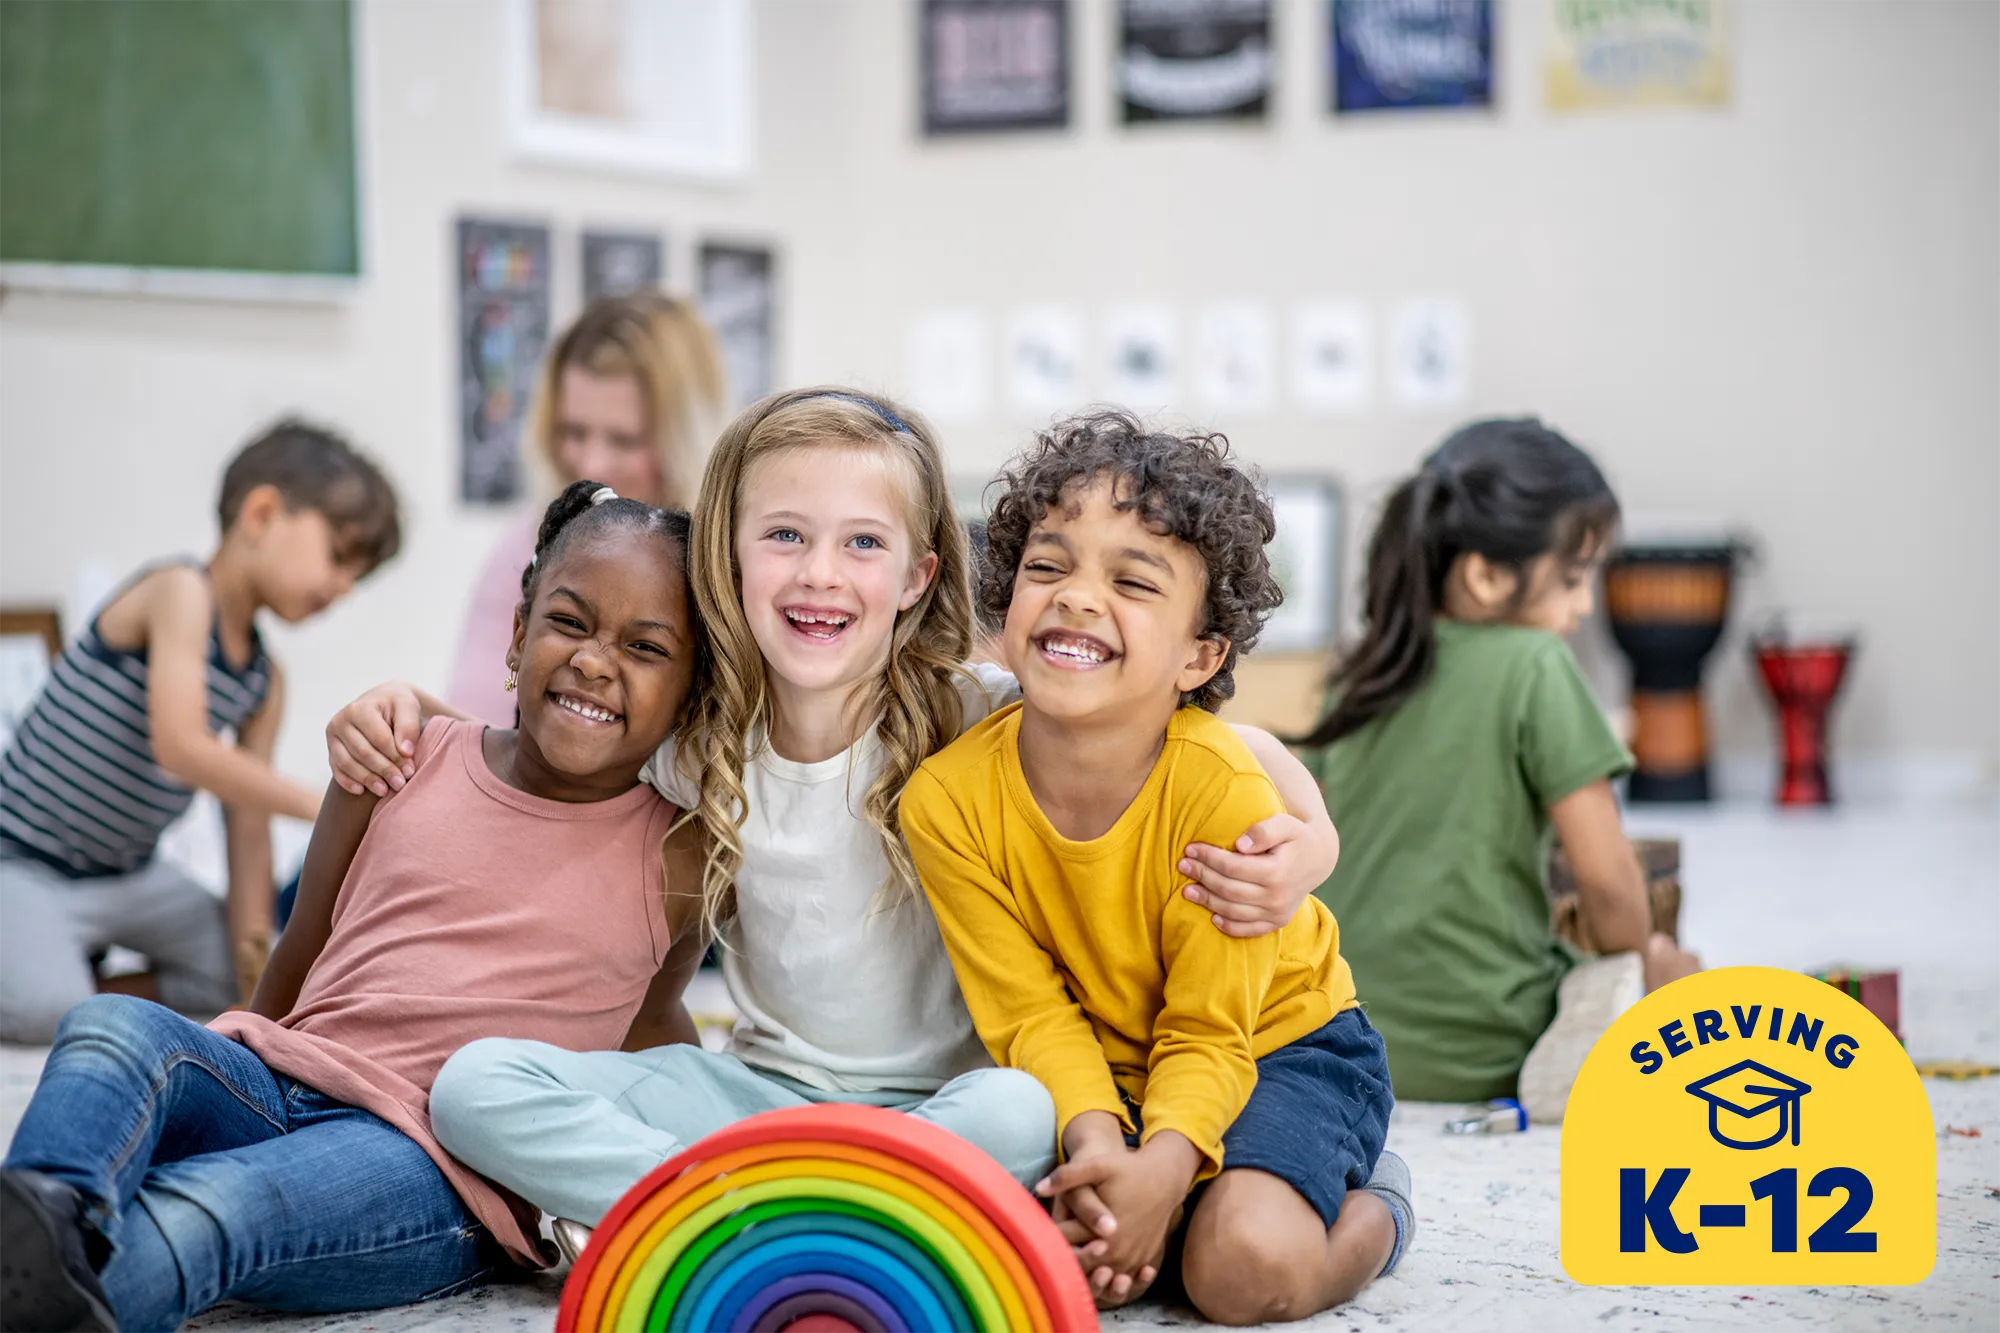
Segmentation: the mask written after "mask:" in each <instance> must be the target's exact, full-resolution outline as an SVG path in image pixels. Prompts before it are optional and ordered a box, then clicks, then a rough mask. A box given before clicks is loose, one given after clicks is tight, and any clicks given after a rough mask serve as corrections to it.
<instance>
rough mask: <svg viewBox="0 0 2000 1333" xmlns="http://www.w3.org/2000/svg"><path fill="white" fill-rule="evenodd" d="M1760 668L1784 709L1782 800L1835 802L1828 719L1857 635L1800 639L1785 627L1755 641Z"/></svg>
mask: <svg viewBox="0 0 2000 1333" xmlns="http://www.w3.org/2000/svg"><path fill="white" fill-rule="evenodd" d="M1750 655H1751V657H1752V659H1754V660H1755V661H1756V663H1757V674H1758V675H1760V676H1762V677H1763V678H1764V687H1765V688H1766V689H1767V690H1769V691H1770V692H1771V701H1772V702H1773V703H1774V704H1775V705H1777V709H1778V743H1779V749H1780V753H1781V761H1780V769H1779V774H1778V804H1779V805H1831V804H1832V803H1833V790H1832V788H1831V787H1829V786H1828V785H1827V780H1826V719H1827V714H1828V713H1829V712H1831V711H1832V709H1833V700H1834V696H1835V695H1837V694H1839V693H1840V682H1841V681H1842V680H1843V679H1845V677H1846V675H1847V663H1848V661H1849V659H1850V658H1852V657H1853V655H1854V638H1853V636H1852V635H1832V636H1828V637H1826V638H1815V639H1796V638H1791V637H1788V636H1787V635H1785V634H1784V633H1783V632H1782V631H1777V632H1773V633H1768V634H1760V635H1759V636H1758V637H1756V638H1755V639H1753V640H1751V643H1750Z"/></svg>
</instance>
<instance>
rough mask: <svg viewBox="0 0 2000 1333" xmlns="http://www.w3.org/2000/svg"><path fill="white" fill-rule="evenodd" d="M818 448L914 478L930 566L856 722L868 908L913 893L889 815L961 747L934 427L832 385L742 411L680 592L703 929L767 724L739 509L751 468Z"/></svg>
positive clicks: (960, 613)
mask: <svg viewBox="0 0 2000 1333" xmlns="http://www.w3.org/2000/svg"><path fill="white" fill-rule="evenodd" d="M816 445H820V446H824V445H833V446H836V447H843V448H848V449H853V448H873V449H881V450H883V451H885V452H887V453H889V454H891V455H892V456H896V457H901V458H903V459H906V460H908V462H909V463H910V470H911V473H912V474H913V475H914V477H915V479H916V484H915V486H914V487H913V488H912V490H913V493H912V494H911V495H910V496H909V497H908V507H909V524H910V536H911V538H912V539H913V540H914V542H915V543H916V546H917V550H916V552H915V555H916V557H917V558H922V556H923V555H924V554H926V553H935V554H936V556H937V558H938V563H937V572H936V574H935V575H934V576H933V577H932V579H931V581H930V586H929V587H927V588H926V589H924V593H923V596H921V597H919V598H918V599H917V601H916V603H915V604H914V605H912V606H911V607H910V608H909V610H907V611H904V612H901V613H900V614H899V615H898V616H897V617H896V626H895V629H894V631H893V632H892V633H891V635H890V639H889V663H888V666H887V668H886V669H885V670H884V671H883V672H882V675H881V678H880V679H879V680H878V681H876V682H875V684H874V686H873V688H872V689H871V690H870V692H869V694H868V695H867V697H866V698H865V699H864V700H863V707H862V710H861V712H860V713H859V715H858V716H859V717H860V718H861V719H863V721H864V723H865V721H866V720H867V719H871V718H873V719H876V722H875V726H876V735H877V737H878V739H879V740H880V743H881V746H882V756H883V763H882V773H881V776H879V777H877V778H876V779H875V781H874V783H873V784H872V785H870V786H869V788H868V792H867V795H866V796H865V798H864V799H863V803H862V815H863V817H864V818H865V819H866V820H867V821H868V823H869V824H870V825H872V826H873V827H874V829H875V831H876V833H877V834H879V835H880V836H881V839H882V854H883V856H884V857H885V858H886V859H887V860H888V862H889V879H888V881H887V882H886V883H885V884H884V885H883V886H882V890H881V892H880V893H878V894H877V896H876V906H877V908H881V907H887V906H893V905H895V904H897V903H900V902H902V901H905V900H906V899H908V898H910V897H913V896H914V895H915V893H916V891H917V887H918V885H917V872H916V867H915V866H914V865H913V864H912V863H911V861H910V853H909V850H908V849H907V848H906V847H904V845H903V835H902V825H901V823H900V821H899V820H898V818H897V815H896V803H897V801H898V800H899V799H900V798H901V796H902V794H903V786H904V784H905V783H907V782H908V781H909V780H910V776H911V774H913V773H915V772H916V771H917V765H919V764H921V763H923V761H924V760H926V759H928V758H930V756H931V755H933V754H935V753H936V752H937V751H938V750H940V749H942V748H943V747H944V746H946V745H948V744H950V743H951V742H952V741H954V740H956V739H957V738H958V733H959V727H960V724H961V722H962V720H963V719H962V708H961V705H960V702H959V694H958V689H957V686H956V684H955V683H954V677H955V676H956V675H957V674H958V673H960V672H961V671H963V670H964V663H965V660H966V657H967V656H968V655H969V654H970V653H971V651H972V584H971V560H970V556H969V553H968V550H967V546H966V538H965V529H964V528H963V527H961V526H960V525H959V521H958V516H957V514H956V513H955V512H954V510H953V508H952V502H951V490H950V487H949V486H948V484H947V483H946V480H945V471H944V459H943V456H942V455H941V453H940V452H939V449H938V444H937V438H936V437H935V436H934V435H933V434H932V433H931V429H930V427H929V425H927V424H926V423H925V422H924V421H923V419H922V418H920V417H918V416H917V415H916V414H914V413H912V412H910V411H908V410H906V409H904V408H902V407H899V406H897V405H896V404H894V403H892V402H890V401H889V400H888V399H886V398H881V397H877V396H873V395H868V394H863V393H859V392H857V391H855V390H852V389H843V388H837V387H830V386H822V387H819V388H811V389H792V390H788V391H786V392H784V393H777V394H773V395H771V396H770V397H768V398H766V399H764V400H763V401H762V402H759V403H756V404H754V405H753V406H751V407H749V408H746V409H745V410H744V411H743V412H742V413H741V414H739V415H738V416H737V418H736V419H735V420H734V421H732V422H731V423H730V424H729V425H728V426H727V427H726V428H724V430H723V432H722V435H721V437H720V438H719V439H717V440H716V442H715V452H714V453H713V454H711V455H710V456H709V460H708V468H707V470H706V471H705V472H704V473H703V474H702V483H701V497H700V499H699V500H698V501H697V502H696V503H695V508H694V540H693V547H692V551H691V563H692V566H693V567H692V569H691V570H690V572H689V584H690V586H691V587H692V588H693V590H694V599H695V606H696V608H697V610H698V611H699V612H700V616H701V621H702V625H703V628H704V630H705V631H706V633H707V637H708V645H709V658H708V668H709V677H708V688H707V689H705V690H703V691H702V692H701V695H700V697H699V698H698V699H696V700H695V701H694V702H693V703H692V704H691V705H690V707H689V710H688V716H687V719H686V721H685V722H683V724H682V726H681V731H680V739H679V742H678V745H677V750H678V754H679V763H680V765H681V772H682V773H683V775H684V776H686V777H687V778H688V779H689V780H691V781H694V782H696V783H697V784H698V786H699V789H700V792H701V796H700V800H699V802H698V803H697V805H696V808H695V812H694V813H695V815H696V817H697V818H698V819H700V821H701V823H702V826H703V828H704V830H705V831H706V832H707V834H708V848H709V850H708V863H707V866H706V868H705V870H704V872H703V875H702V916H703V919H704V921H705V922H706V923H707V924H708V926H709V927H710V928H711V929H715V928H716V927H718V926H720V925H721V924H722V923H723V922H724V921H726V920H727V919H728V917H729V916H730V915H732V914H733V912H734V910H735V899H734V892H733V890H734V886H735V880H736V871H737V867H738V866H740V865H741V864H742V862H743V839H742V833H741V829H742V825H743V821H744V819H745V818H747V817H748V814H749V808H748V800H747V797H746V794H745V790H744V786H743V769H744V765H745V763H746V762H747V761H748V759H749V758H750V755H749V754H748V748H749V742H750V738H751V736H752V735H753V734H755V733H756V732H758V731H759V730H760V728H762V729H766V730H768V724H769V722H770V715H771V691H770V687H769V684H768V682H767V679H766V675H765V665H764V655H763V653H762V652H761V651H760V650H759V649H758V647H757V641H756V639H755V638H754V637H753V636H752V635H751V632H750V622H749V620H748V619H747V618H746V617H745V616H744V614H743V597H742V571H741V569H740V568H739V567H738V564H737V560H736V516H737V508H738V506H739V505H740V504H741V502H742V498H743V483H744V478H745V477H746V476H748V475H749V472H750V469H751V466H752V465H753V464H755V463H756V462H758V461H759V460H762V459H766V458H770V457H772V456H774V455H776V454H779V453H782V452H786V451H790V450H794V449H805V448H811V447H813V446H816Z"/></svg>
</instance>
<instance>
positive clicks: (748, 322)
mask: <svg viewBox="0 0 2000 1333" xmlns="http://www.w3.org/2000/svg"><path fill="white" fill-rule="evenodd" d="M776 306H777V300H776V288H775V284H774V281H773V263H772V257H771V252H770V251H769V250H767V249H764V248H762V247H760V246H749V245H704V246H702V247H701V313H702V317H703V318H705V319H706V320H708V323H709V327H710V328H712V329H714V330H715V336H716V339H717V340H718V341H719V342H720V343H721V344H722V362H723V365H724V366H725V367H726V368H727V369H728V372H729V387H730V391H731V392H732V393H734V394H735V395H736V403H737V406H739V407H740V406H743V405H744V404H746V403H754V402H756V401H757V400H758V399H759V398H762V397H763V396H764V395H765V394H767V393H769V392H771V387H772V385H774V384H775V383H776V382H777V372H776V369H775V365H776V361H777V311H776Z"/></svg>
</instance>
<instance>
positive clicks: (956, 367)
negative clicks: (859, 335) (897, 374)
mask: <svg viewBox="0 0 2000 1333" xmlns="http://www.w3.org/2000/svg"><path fill="white" fill-rule="evenodd" d="M988 346H989V344H988V340H987V324H986V317H985V316H984V315H982V314H981V313H980V312H979V311H977V310H968V309H946V310H930V311H926V312H925V313H923V314H921V315H918V316H917V317H916V318H915V319H913V320H911V321H910V331H909V341H908V343H907V350H908V357H909V359H908V367H907V369H906V370H905V372H904V375H905V382H904V390H903V391H904V393H906V394H907V395H908V396H909V398H910V401H911V402H912V403H913V404H915V406H916V407H917V409H918V410H919V411H921V412H923V413H924V414H925V415H926V416H929V417H932V418H934V419H935V420H938V421H969V420H972V419H974V418H977V417H980V416H983V415H984V414H985V412H986V408H987V400H988V398H989V396H990V393H991V380H992V377H991V375H990V373H989V367H988V364H987V358H988V356H989V355H990V353H989V351H988Z"/></svg>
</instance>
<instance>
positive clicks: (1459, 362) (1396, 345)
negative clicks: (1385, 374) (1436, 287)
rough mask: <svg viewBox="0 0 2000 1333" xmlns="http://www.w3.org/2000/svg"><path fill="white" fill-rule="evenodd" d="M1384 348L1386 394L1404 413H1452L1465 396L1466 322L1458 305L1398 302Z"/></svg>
mask: <svg viewBox="0 0 2000 1333" xmlns="http://www.w3.org/2000/svg"><path fill="white" fill-rule="evenodd" d="M1389 343H1390V350H1389V392H1390V394H1391V395H1392V396H1393V397H1394V398H1395V400H1396V401H1397V402H1398V403H1400V404H1401V405H1403V406H1404V407H1431V408H1435V407H1456V406H1458V405H1459V404H1461V403H1463V402H1464V401H1465V400H1466V398H1467V396H1468V395H1469V394H1470V393H1471V390H1472V316H1471V314H1470V313H1469V312H1468V311H1467V310H1466V308H1465V303H1464V302H1463V301H1459V300H1455V299H1453V298H1450V297H1430V298H1425V299H1421V300H1411V301H1405V302H1403V303H1402V304H1401V305H1399V306H1397V307H1396V313H1395V317H1394V318H1393V320H1391V322H1390V333H1389Z"/></svg>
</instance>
